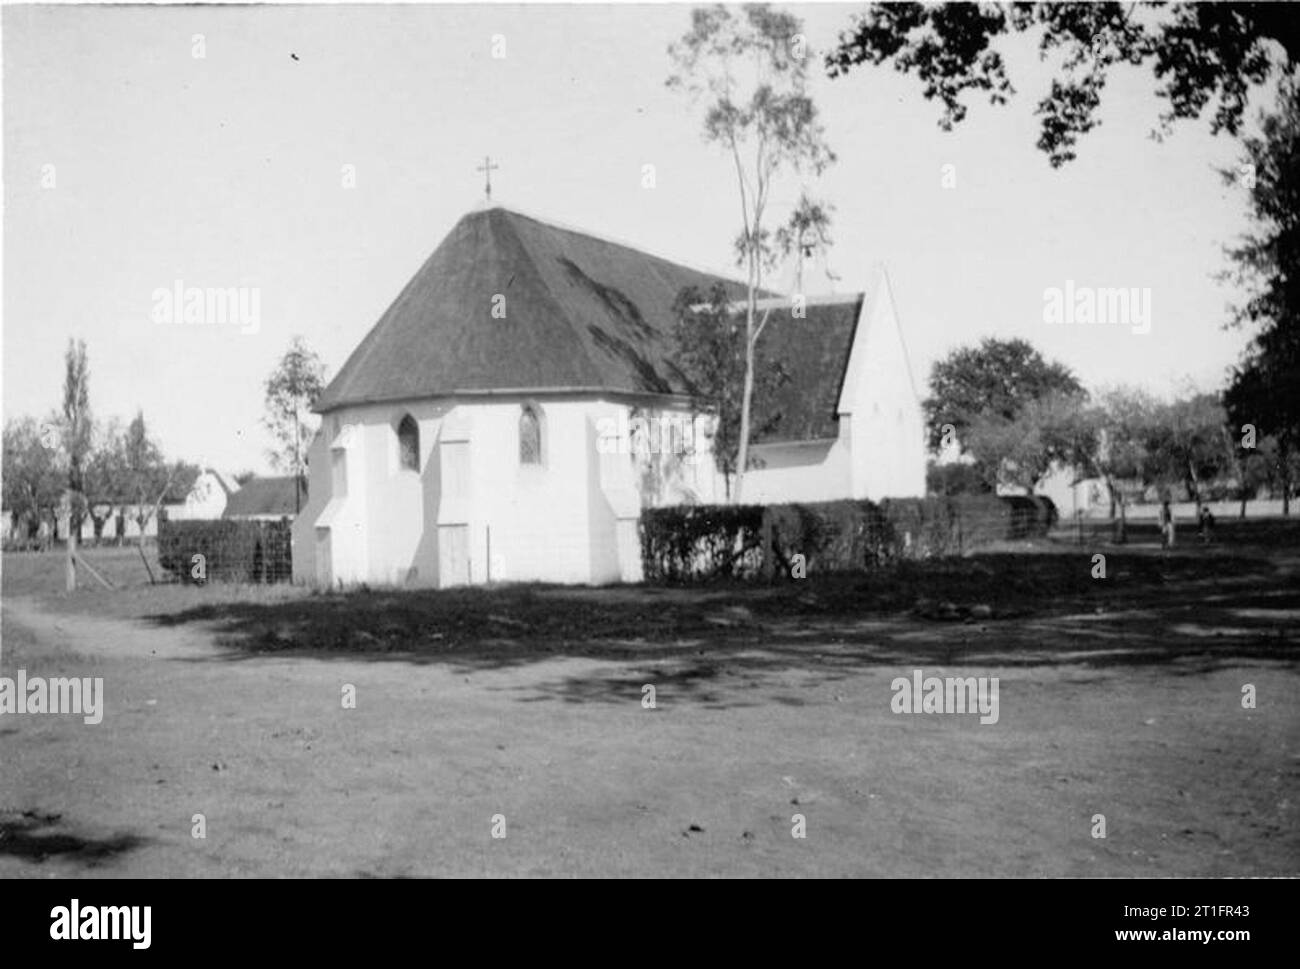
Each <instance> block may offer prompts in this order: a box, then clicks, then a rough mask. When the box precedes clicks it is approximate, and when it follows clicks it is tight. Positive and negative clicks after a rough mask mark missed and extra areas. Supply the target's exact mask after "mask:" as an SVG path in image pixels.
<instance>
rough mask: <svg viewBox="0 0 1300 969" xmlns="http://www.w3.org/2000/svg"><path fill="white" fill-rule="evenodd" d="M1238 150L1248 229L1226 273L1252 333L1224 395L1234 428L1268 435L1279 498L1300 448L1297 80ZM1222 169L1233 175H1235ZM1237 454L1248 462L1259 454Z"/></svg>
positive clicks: (1240, 316) (1241, 321) (1238, 316)
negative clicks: (1243, 296) (1243, 297)
mask: <svg viewBox="0 0 1300 969" xmlns="http://www.w3.org/2000/svg"><path fill="white" fill-rule="evenodd" d="M1244 147H1245V150H1246V156H1245V165H1246V166H1249V167H1247V168H1245V170H1246V171H1248V172H1249V173H1250V174H1251V178H1250V179H1249V180H1247V185H1248V187H1249V191H1250V208H1251V217H1252V222H1253V231H1252V232H1251V233H1249V234H1248V235H1247V236H1246V238H1245V239H1244V240H1243V241H1242V242H1241V244H1240V245H1238V246H1236V247H1234V248H1232V249H1230V250H1229V252H1228V255H1229V258H1230V259H1231V260H1232V262H1233V264H1234V269H1233V270H1232V271H1231V272H1229V273H1226V274H1225V277H1226V278H1228V279H1231V280H1232V281H1234V282H1236V283H1237V284H1238V285H1240V286H1242V287H1243V288H1245V289H1246V291H1247V292H1248V293H1249V294H1250V295H1249V298H1248V299H1247V301H1246V302H1245V303H1244V304H1243V305H1241V306H1239V307H1237V308H1236V312H1235V315H1234V318H1233V322H1234V323H1235V324H1237V325H1239V326H1246V327H1250V328H1251V329H1253V330H1254V331H1255V336H1254V338H1253V339H1252V341H1251V343H1250V345H1249V347H1248V348H1247V351H1246V354H1245V357H1244V359H1243V360H1242V362H1241V364H1240V365H1239V366H1238V367H1237V368H1236V370H1235V371H1234V373H1233V375H1232V378H1231V381H1230V383H1229V386H1228V389H1227V391H1226V392H1225V395H1224V399H1225V403H1226V404H1227V407H1228V411H1229V413H1230V415H1231V416H1232V420H1233V423H1234V425H1235V426H1236V429H1237V431H1238V432H1240V429H1241V428H1242V427H1243V426H1244V425H1251V426H1252V427H1254V428H1256V429H1257V432H1258V436H1259V437H1261V438H1262V437H1264V436H1268V437H1271V438H1273V440H1274V443H1275V448H1274V451H1275V461H1276V467H1275V474H1276V475H1277V476H1279V477H1281V478H1282V480H1283V481H1284V485H1283V492H1284V495H1285V496H1286V497H1285V498H1284V501H1285V500H1288V499H1289V496H1290V480H1291V465H1292V458H1293V456H1295V455H1297V452H1300V85H1298V84H1297V82H1296V81H1295V80H1294V79H1288V80H1287V81H1285V82H1284V83H1283V84H1282V85H1281V87H1280V90H1279V102H1278V108H1277V109H1276V110H1275V111H1273V112H1271V113H1268V114H1266V115H1265V116H1264V117H1263V118H1262V119H1261V133H1260V135H1259V136H1258V137H1254V138H1248V139H1246V140H1245V142H1244ZM1223 174H1224V177H1225V178H1227V179H1229V180H1234V179H1233V176H1235V175H1236V174H1237V173H1235V172H1224V173H1223ZM1240 458H1241V460H1242V461H1244V462H1247V463H1250V462H1252V461H1253V460H1257V455H1249V454H1243V455H1241V456H1240ZM1287 510H1288V511H1289V505H1288V506H1287Z"/></svg>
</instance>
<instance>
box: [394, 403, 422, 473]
mask: <svg viewBox="0 0 1300 969" xmlns="http://www.w3.org/2000/svg"><path fill="white" fill-rule="evenodd" d="M397 446H398V450H399V451H400V452H401V459H402V470H404V471H406V470H410V471H419V470H420V426H419V425H418V424H416V423H415V418H413V417H412V416H411V415H410V414H407V415H406V416H405V417H403V418H402V423H400V424H398V425H397Z"/></svg>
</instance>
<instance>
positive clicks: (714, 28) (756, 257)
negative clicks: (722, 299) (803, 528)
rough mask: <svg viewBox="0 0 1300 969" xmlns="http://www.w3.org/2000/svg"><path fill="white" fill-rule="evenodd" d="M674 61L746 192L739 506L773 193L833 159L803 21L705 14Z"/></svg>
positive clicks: (696, 16) (759, 9)
mask: <svg viewBox="0 0 1300 969" xmlns="http://www.w3.org/2000/svg"><path fill="white" fill-rule="evenodd" d="M668 53H669V56H670V57H671V58H672V60H673V63H674V67H675V70H674V72H673V74H672V75H671V76H670V77H669V78H668V86H669V87H670V88H673V89H679V90H683V91H685V92H686V93H687V94H688V95H689V96H690V97H691V99H692V100H694V101H699V100H704V102H705V114H704V138H705V141H707V142H708V143H710V144H713V145H716V146H718V147H720V148H722V149H723V150H724V151H725V152H726V153H727V154H728V155H729V156H730V157H731V161H732V163H733V164H734V166H735V172H736V184H737V187H738V188H739V192H740V211H741V232H740V236H739V238H738V239H737V240H736V253H737V257H738V261H739V262H740V264H741V265H742V266H744V268H745V271H746V286H747V299H746V305H745V375H744V384H743V389H742V394H741V408H740V438H739V442H738V455H737V461H736V485H735V489H734V491H733V498H734V499H735V500H736V501H740V500H741V498H742V492H743V488H744V475H745V470H746V469H747V468H748V467H749V440H750V422H751V418H750V414H751V411H752V407H753V399H754V361H755V348H756V346H757V345H758V338H759V337H760V336H761V335H762V332H763V328H764V327H765V326H766V325H767V321H768V315H769V314H770V312H771V310H770V309H769V310H768V311H767V312H766V313H765V314H764V315H763V318H762V319H761V320H759V319H758V313H757V309H758V306H757V304H758V297H759V293H760V292H761V291H762V287H763V274H764V272H765V270H767V269H769V268H770V267H771V266H772V264H773V261H774V256H775V254H776V252H777V249H776V248H775V247H774V245H773V239H772V234H771V232H770V231H769V229H768V228H767V226H768V224H769V223H768V221H767V220H768V215H769V212H768V206H769V205H770V204H771V202H772V189H773V186H774V184H775V182H776V180H777V179H778V177H779V176H780V175H782V174H783V173H785V172H787V171H794V172H802V171H805V170H810V171H812V172H813V173H814V174H820V173H821V172H822V171H823V170H824V169H825V168H826V166H827V165H829V164H831V163H832V162H833V161H834V160H835V155H834V153H833V152H832V151H831V150H830V148H829V147H828V145H827V144H826V140H825V133H824V130H823V128H822V126H821V123H820V121H819V119H818V115H817V107H816V105H815V104H814V103H813V100H812V98H811V97H810V96H809V95H808V81H807V64H806V62H807V58H808V50H807V39H806V37H805V36H804V35H803V33H802V24H801V22H800V21H799V19H798V18H797V17H794V16H792V15H790V14H787V13H781V12H779V11H775V10H773V9H772V8H771V7H770V6H768V5H767V4H749V5H747V6H745V7H743V8H741V9H739V10H737V9H735V8H731V7H723V6H721V5H717V6H711V7H698V8H696V9H695V10H693V11H692V13H691V29H690V30H689V31H687V32H686V34H685V35H684V36H683V37H682V38H681V39H680V40H679V41H678V42H677V43H674V44H672V45H671V46H670V47H669V49H668ZM822 214H823V215H824V214H825V213H824V211H823V213H822ZM806 228H807V227H806V226H804V227H800V228H799V235H797V236H795V238H796V239H799V240H800V241H802V239H803V235H804V232H803V230H804V229H806Z"/></svg>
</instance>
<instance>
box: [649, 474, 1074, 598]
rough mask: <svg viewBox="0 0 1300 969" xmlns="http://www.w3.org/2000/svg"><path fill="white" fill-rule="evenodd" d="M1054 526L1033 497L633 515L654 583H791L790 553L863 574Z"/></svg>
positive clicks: (1046, 503) (818, 567)
mask: <svg viewBox="0 0 1300 969" xmlns="http://www.w3.org/2000/svg"><path fill="white" fill-rule="evenodd" d="M1055 520H1056V507H1055V506H1054V505H1053V504H1052V502H1051V500H1050V499H1047V498H1042V497H1038V496H1034V497H1020V496H1006V497H999V496H995V495H962V496H954V497H931V498H887V499H885V500H884V501H882V502H880V503H879V504H876V503H874V502H871V501H827V502H814V503H810V504H786V505H768V506H766V507H761V506H754V505H741V506H731V505H686V506H678V507H675V508H653V509H646V510H645V511H643V512H642V513H641V553H642V556H641V557H642V566H643V571H644V574H645V578H646V580H647V581H652V582H653V581H660V582H687V581H692V582H699V581H709V580H713V579H718V578H741V579H750V578H755V577H757V576H760V575H761V576H764V577H767V578H771V577H773V576H775V575H778V574H779V575H784V576H789V575H790V574H791V568H792V565H793V561H794V556H795V555H796V554H798V555H802V556H803V557H804V563H805V567H806V568H807V569H808V570H809V571H814V570H815V571H817V572H856V571H868V572H869V571H873V570H876V569H880V568H886V567H889V566H891V565H893V564H895V563H897V562H899V561H902V560H906V559H926V558H939V557H943V556H951V555H961V554H963V553H964V552H969V551H972V550H974V549H977V548H982V547H985V546H988V545H990V544H992V543H993V542H998V541H1005V540H1008V539H1019V538H1027V537H1031V536H1038V537H1041V536H1044V535H1046V534H1047V532H1048V529H1050V528H1051V527H1052V525H1053V524H1055Z"/></svg>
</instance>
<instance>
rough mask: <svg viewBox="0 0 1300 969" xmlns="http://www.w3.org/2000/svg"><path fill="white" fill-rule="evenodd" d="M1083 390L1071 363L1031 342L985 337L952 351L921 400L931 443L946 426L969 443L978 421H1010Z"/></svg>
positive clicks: (939, 363)
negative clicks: (1038, 403) (1051, 358)
mask: <svg viewBox="0 0 1300 969" xmlns="http://www.w3.org/2000/svg"><path fill="white" fill-rule="evenodd" d="M1082 393H1083V385H1082V384H1080V383H1079V381H1078V379H1077V378H1076V377H1075V376H1074V374H1073V373H1071V371H1070V369H1069V368H1068V367H1066V366H1065V365H1063V364H1060V363H1056V362H1053V361H1048V360H1046V359H1045V358H1044V357H1043V355H1042V354H1041V353H1039V352H1038V351H1037V350H1036V349H1034V347H1033V345H1031V344H1030V343H1029V342H1028V341H1027V340H1021V339H1013V340H999V339H996V338H994V337H985V338H984V339H983V340H982V341H980V344H979V346H975V347H959V348H958V349H956V350H953V351H952V352H951V353H949V354H948V356H947V357H946V358H944V359H943V360H939V361H936V362H935V364H934V366H933V367H932V368H931V369H930V396H929V397H928V398H926V400H925V401H924V402H923V404H922V406H923V407H924V408H925V419H926V433H927V434H928V436H929V442H930V447H932V448H936V449H937V448H938V447H939V446H940V445H941V444H942V443H943V440H944V436H945V435H944V425H946V424H951V425H952V426H953V429H954V431H955V432H956V437H957V439H958V441H959V442H961V443H962V444H965V437H966V432H967V431H968V430H969V429H970V428H971V427H972V426H973V425H974V424H975V423H976V421H980V420H983V421H986V422H987V421H988V420H1000V421H1003V422H1010V421H1013V420H1015V419H1016V418H1017V417H1019V416H1020V413H1021V411H1023V410H1024V409H1025V408H1026V407H1027V406H1028V405H1029V404H1030V403H1032V402H1034V401H1038V400H1042V399H1045V398H1048V397H1051V396H1053V395H1060V396H1067V397H1069V396H1075V395H1081V394H1082Z"/></svg>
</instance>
